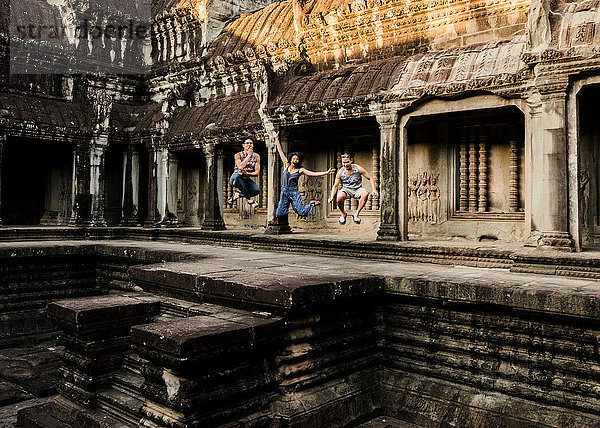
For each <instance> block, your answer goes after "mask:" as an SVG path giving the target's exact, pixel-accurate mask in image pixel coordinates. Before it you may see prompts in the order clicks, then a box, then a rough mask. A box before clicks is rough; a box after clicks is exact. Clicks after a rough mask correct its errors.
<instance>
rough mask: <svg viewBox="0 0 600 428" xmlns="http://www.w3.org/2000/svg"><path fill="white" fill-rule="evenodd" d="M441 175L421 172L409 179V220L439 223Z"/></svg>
mask: <svg viewBox="0 0 600 428" xmlns="http://www.w3.org/2000/svg"><path fill="white" fill-rule="evenodd" d="M438 178H439V173H429V172H420V173H417V174H413V175H411V176H409V177H408V219H409V221H412V222H428V223H432V224H435V223H439V221H440V198H441V189H440V186H439V185H438Z"/></svg>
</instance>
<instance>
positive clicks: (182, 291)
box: [129, 259, 382, 311]
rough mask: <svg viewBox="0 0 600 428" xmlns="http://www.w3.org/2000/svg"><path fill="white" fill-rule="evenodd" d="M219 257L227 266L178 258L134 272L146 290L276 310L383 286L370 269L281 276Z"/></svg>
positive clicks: (366, 293) (361, 293)
mask: <svg viewBox="0 0 600 428" xmlns="http://www.w3.org/2000/svg"><path fill="white" fill-rule="evenodd" d="M218 262H219V263H220V264H221V266H220V267H219V268H215V269H211V267H210V266H209V265H208V264H207V263H198V264H181V263H173V264H163V265H160V266H157V265H149V266H135V267H132V268H130V270H129V273H130V275H131V278H132V279H133V281H134V282H136V283H137V284H138V285H140V286H142V288H144V290H146V291H150V292H163V293H167V295H174V296H175V297H179V296H184V297H187V298H191V299H193V300H200V301H204V300H206V301H214V302H217V303H230V304H234V305H238V306H239V305H242V306H244V305H246V306H250V307H257V308H266V309H267V310H272V311H281V310H290V309H301V308H306V307H308V306H310V305H314V304H323V303H330V302H332V301H335V300H339V299H344V298H349V297H357V296H373V295H377V294H378V293H379V291H380V289H381V286H382V281H381V279H380V278H378V277H377V276H374V275H368V274H353V273H347V274H332V273H327V272H318V270H315V271H314V272H312V273H310V272H298V274H297V275H295V276H290V275H291V274H293V270H292V272H291V273H288V274H287V275H286V274H284V273H283V272H282V273H281V275H277V272H275V270H271V271H269V272H257V271H251V270H250V269H246V270H241V269H240V268H239V267H236V266H235V264H236V262H235V261H234V262H231V261H228V260H226V259H219V260H218ZM213 263H214V262H213ZM250 268H252V266H250ZM211 270H213V272H211ZM157 286H158V287H157Z"/></svg>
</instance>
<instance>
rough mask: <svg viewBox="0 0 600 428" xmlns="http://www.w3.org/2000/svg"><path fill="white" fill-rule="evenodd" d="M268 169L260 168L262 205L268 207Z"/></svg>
mask: <svg viewBox="0 0 600 428" xmlns="http://www.w3.org/2000/svg"><path fill="white" fill-rule="evenodd" d="M267 187H268V180H267V171H266V168H262V167H261V168H260V207H261V208H267Z"/></svg>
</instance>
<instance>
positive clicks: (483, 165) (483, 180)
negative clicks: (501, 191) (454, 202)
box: [478, 129, 488, 213]
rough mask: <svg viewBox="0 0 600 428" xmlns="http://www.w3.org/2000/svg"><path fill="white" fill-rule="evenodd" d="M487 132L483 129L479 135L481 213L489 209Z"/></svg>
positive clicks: (479, 209) (479, 207)
mask: <svg viewBox="0 0 600 428" xmlns="http://www.w3.org/2000/svg"><path fill="white" fill-rule="evenodd" d="M487 138H488V135H487V132H486V130H485V129H481V132H480V133H479V206H478V211H479V212H480V213H483V212H486V211H487V209H488V148H487Z"/></svg>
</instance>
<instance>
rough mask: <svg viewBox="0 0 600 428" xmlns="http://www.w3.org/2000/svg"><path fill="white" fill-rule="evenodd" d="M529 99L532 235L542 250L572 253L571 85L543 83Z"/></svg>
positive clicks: (547, 81) (565, 83)
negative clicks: (569, 194) (568, 113)
mask: <svg viewBox="0 0 600 428" xmlns="http://www.w3.org/2000/svg"><path fill="white" fill-rule="evenodd" d="M540 80H541V83H540V84H539V86H538V89H539V92H538V93H536V94H534V95H533V96H531V97H530V99H528V103H529V107H530V120H531V132H530V133H529V136H528V138H531V139H532V143H531V147H532V161H533V162H532V163H533V174H532V179H533V180H534V181H533V186H532V189H533V192H532V210H531V211H532V219H531V220H532V221H531V223H532V229H533V230H532V233H533V235H534V236H535V238H537V246H538V247H540V248H554V249H562V250H569V251H570V250H572V249H573V248H574V242H573V239H572V238H571V235H570V233H569V232H568V230H569V229H568V227H569V225H568V203H567V202H568V201H567V184H568V183H567V138H566V116H565V115H566V97H567V94H566V89H567V83H568V82H562V83H563V84H558V83H561V82H558V83H557V82H552V81H549V79H548V80H546V81H543V79H540Z"/></svg>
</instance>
